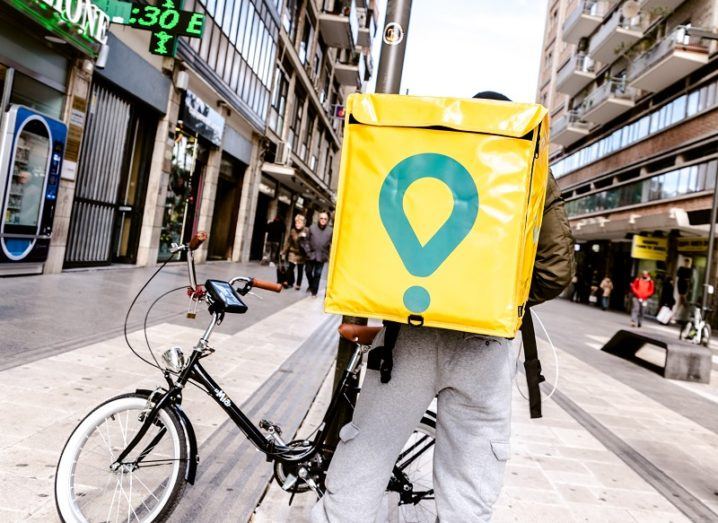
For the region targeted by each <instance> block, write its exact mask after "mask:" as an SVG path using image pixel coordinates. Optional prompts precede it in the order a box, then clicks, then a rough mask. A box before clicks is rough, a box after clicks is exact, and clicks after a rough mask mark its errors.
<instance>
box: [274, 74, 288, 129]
mask: <svg viewBox="0 0 718 523" xmlns="http://www.w3.org/2000/svg"><path fill="white" fill-rule="evenodd" d="M274 82H275V85H274V93H273V95H272V110H271V112H270V116H269V126H270V127H271V128H272V129H273V130H274V132H276V133H277V134H280V135H281V134H282V128H283V127H284V113H285V111H286V110H287V93H288V92H289V80H288V79H287V75H285V74H284V71H282V69H281V68H279V67H277V72H276V74H275V80H274Z"/></svg>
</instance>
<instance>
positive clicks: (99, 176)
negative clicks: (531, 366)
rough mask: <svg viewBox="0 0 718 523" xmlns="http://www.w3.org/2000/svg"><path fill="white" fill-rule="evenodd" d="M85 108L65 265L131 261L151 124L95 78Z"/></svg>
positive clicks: (152, 129)
mask: <svg viewBox="0 0 718 523" xmlns="http://www.w3.org/2000/svg"><path fill="white" fill-rule="evenodd" d="M90 107H91V109H90V111H89V113H88V115H87V122H86V125H85V133H84V138H83V145H82V151H81V153H80V158H79V162H78V172H77V186H76V189H75V199H74V201H73V204H72V216H71V219H70V234H69V236H68V240H67V250H66V251H65V266H66V267H77V266H92V265H108V264H110V263H113V262H119V263H135V261H136V258H137V247H138V245H139V236H140V228H141V226H142V214H143V211H144V201H145V191H146V188H147V176H148V174H149V169H150V156H151V151H152V142H153V141H154V135H155V128H156V123H157V122H156V119H154V118H152V117H151V116H148V114H147V113H148V112H147V111H142V110H140V109H139V108H138V107H136V105H135V104H133V103H132V102H130V101H129V100H127V99H125V98H124V97H123V96H121V95H119V94H116V93H114V92H113V91H112V90H110V89H109V88H108V87H106V86H104V85H103V84H102V83H101V82H97V81H96V82H95V84H94V86H93V88H92V99H91V106H90Z"/></svg>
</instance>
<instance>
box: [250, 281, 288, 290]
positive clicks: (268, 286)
mask: <svg viewBox="0 0 718 523" xmlns="http://www.w3.org/2000/svg"><path fill="white" fill-rule="evenodd" d="M251 284H252V287H257V288H258V289H264V290H265V291H272V292H282V289H283V288H284V287H282V284H281V283H272V282H269V281H262V280H258V279H257V278H252V280H251Z"/></svg>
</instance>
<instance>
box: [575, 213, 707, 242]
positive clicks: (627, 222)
mask: <svg viewBox="0 0 718 523" xmlns="http://www.w3.org/2000/svg"><path fill="white" fill-rule="evenodd" d="M571 230H572V232H573V236H574V238H576V240H577V241H593V240H623V239H625V238H626V235H627V234H630V233H636V234H637V233H640V232H646V231H666V232H668V231H672V230H678V231H680V232H681V233H683V235H684V236H702V237H705V236H707V235H708V233H709V225H708V224H705V225H692V224H691V221H690V218H689V216H688V213H687V212H686V210H685V209H682V208H680V207H672V208H671V209H669V211H668V212H667V213H663V214H646V215H642V214H641V213H640V212H636V213H633V214H631V215H629V216H628V217H624V218H619V219H611V218H604V217H602V216H599V217H595V218H585V219H583V220H578V221H575V222H572V223H571Z"/></svg>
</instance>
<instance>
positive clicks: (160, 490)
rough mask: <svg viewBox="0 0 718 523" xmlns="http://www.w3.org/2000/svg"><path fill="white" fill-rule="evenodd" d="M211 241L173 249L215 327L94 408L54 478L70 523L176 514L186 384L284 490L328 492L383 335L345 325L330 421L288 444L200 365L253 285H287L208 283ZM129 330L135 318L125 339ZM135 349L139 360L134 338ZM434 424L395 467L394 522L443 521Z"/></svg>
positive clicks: (190, 450) (191, 442)
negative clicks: (345, 346) (363, 376)
mask: <svg viewBox="0 0 718 523" xmlns="http://www.w3.org/2000/svg"><path fill="white" fill-rule="evenodd" d="M205 239H206V235H204V236H200V235H197V236H195V237H194V238H192V241H190V242H189V243H188V244H185V245H180V246H177V245H175V246H173V254H174V253H178V252H186V253H187V267H188V272H189V281H190V285H189V288H188V289H187V292H188V294H189V295H190V296H191V299H192V301H193V302H194V304H195V306H196V304H199V303H204V304H206V305H207V306H208V309H209V313H210V315H211V321H210V323H209V325H208V327H207V329H206V330H205V331H204V334H203V335H202V337H201V338H200V340H199V342H198V343H197V345H196V346H195V347H194V349H193V350H192V352H191V354H190V355H189V356H188V357H187V358H185V356H184V354H183V353H182V352H181V350H180V349H179V348H172V349H169V350H167V351H165V352H164V354H163V355H162V360H163V364H160V362H159V361H158V360H157V359H156V358H154V355H153V358H154V362H152V361H149V360H147V359H145V358H142V359H143V360H144V361H146V362H147V363H149V364H150V365H153V366H155V367H157V368H158V369H160V370H162V372H163V374H164V378H165V381H166V385H165V386H162V387H158V388H156V389H155V390H137V391H135V392H133V393H130V394H123V395H120V396H116V397H114V398H112V399H110V400H108V401H106V402H105V403H103V404H101V405H100V406H98V407H97V408H95V409H94V410H93V411H92V412H90V413H89V414H88V415H87V416H86V417H85V418H84V419H83V420H82V421H81V422H80V423H79V425H78V426H77V427H76V428H75V430H74V431H73V433H72V435H71V436H70V438H69V439H68V441H67V443H66V444H65V447H64V449H63V451H62V454H61V456H60V460H59V462H58V465H57V473H56V477H55V500H56V505H57V510H58V513H59V515H60V517H61V519H62V520H63V521H72V522H75V521H83V522H84V521H120V520H121V521H128V522H130V521H161V520H165V519H167V518H168V516H169V515H170V514H171V513H172V511H173V509H174V508H175V507H176V506H177V504H178V503H179V502H180V500H181V498H182V493H183V492H184V489H185V487H186V486H187V484H193V483H194V481H195V475H196V469H197V463H198V461H199V458H198V449H197V441H196V438H195V434H194V430H193V428H192V423H191V422H190V420H189V419H188V417H187V415H186V414H185V412H184V411H183V409H182V407H181V404H182V391H183V389H184V387H185V386H186V385H187V384H188V383H190V384H194V385H196V386H198V387H200V388H201V389H202V390H203V391H204V392H206V393H207V394H208V395H209V396H210V397H211V398H212V399H213V400H214V401H215V402H216V403H217V404H218V405H219V406H220V407H221V408H222V409H223V410H224V411H225V412H226V413H227V415H228V416H229V417H230V418H231V419H232V420H233V421H234V423H235V424H236V425H237V427H239V429H240V430H241V431H242V432H243V433H244V434H245V436H246V437H247V438H248V439H249V440H250V441H251V442H252V443H253V444H254V445H255V446H256V447H257V448H258V449H259V450H260V451H262V452H263V453H265V454H266V455H267V458H268V459H269V460H270V461H274V478H275V480H276V481H277V482H278V483H279V485H280V486H281V487H282V488H283V489H284V490H286V491H288V492H290V493H292V495H294V494H297V493H302V492H314V493H315V494H316V495H317V496H321V495H322V494H323V492H324V479H325V475H326V471H327V469H328V465H329V462H330V460H331V456H332V453H333V449H332V448H331V447H330V446H329V445H328V444H327V436H328V432H329V430H328V428H329V427H331V426H332V425H333V423H334V422H335V419H336V416H337V413H338V411H339V409H340V407H341V403H342V402H343V401H347V400H346V394H347V392H348V391H350V390H351V389H352V388H353V387H357V386H358V383H359V374H360V369H361V362H362V359H363V355H364V354H365V353H366V352H368V350H369V349H370V345H371V342H372V340H373V338H374V337H375V336H376V334H377V332H378V330H379V329H378V328H374V327H357V326H355V325H342V326H341V327H340V329H339V331H340V334H341V335H342V336H344V337H345V338H346V339H349V340H350V341H352V342H354V343H355V344H356V348H355V351H354V353H353V357H352V358H351V361H350V362H349V364H348V365H347V368H346V369H345V370H344V373H343V376H342V379H341V382H340V384H339V386H338V387H337V388H336V390H335V391H334V394H333V396H332V399H331V402H330V405H329V408H328V410H327V412H326V414H325V415H324V418H323V420H322V423H321V425H320V426H319V429H318V430H317V431H316V432H315V434H314V437H313V438H311V439H309V438H308V439H299V440H295V441H290V442H285V441H284V440H283V439H282V436H281V434H282V431H281V428H280V427H279V426H277V425H276V424H274V423H272V422H270V421H267V420H262V421H261V422H260V423H259V425H258V426H255V425H254V424H253V423H252V421H251V420H250V419H249V418H248V417H247V416H246V415H245V414H244V413H243V412H242V411H241V410H240V409H239V408H238V407H237V405H235V403H234V402H233V401H232V399H231V398H230V397H229V396H228V395H227V394H226V393H225V392H224V391H223V390H222V388H221V387H220V386H219V385H218V384H217V383H216V382H215V381H214V380H213V379H212V377H211V376H210V375H209V374H208V372H207V371H206V370H205V369H204V367H203V366H202V364H201V362H200V361H201V360H202V359H203V358H206V357H207V356H210V355H211V354H212V353H213V352H214V350H213V349H212V348H211V347H210V344H209V339H210V336H211V334H212V331H213V330H214V329H215V327H216V326H218V325H219V324H221V323H222V320H223V318H224V316H225V314H228V313H239V314H242V313H245V312H247V310H248V307H247V305H246V304H245V303H244V301H243V300H242V297H243V296H245V295H247V293H249V292H250V291H251V290H252V289H255V288H256V289H264V290H268V291H274V292H279V291H280V290H281V286H280V285H279V284H274V283H269V282H263V281H260V280H257V279H253V278H246V277H238V278H234V279H232V280H231V281H229V282H226V281H220V280H207V282H206V283H205V285H204V286H200V285H197V283H196V276H195V269H194V262H193V256H192V251H194V250H195V249H196V248H197V247H199V245H200V244H201V243H202V242H203V241H204V240H205ZM166 263H167V262H165V264H163V265H162V266H160V267H159V269H157V271H156V272H155V273H154V274H153V275H152V277H150V279H149V280H148V281H147V282H146V283H145V285H144V286H143V287H142V289H141V290H140V292H139V293H138V294H137V296H136V297H135V299H134V301H133V302H132V304H131V305H130V309H129V310H128V312H127V317H126V318H128V317H129V313H130V311H131V310H132V306H133V305H134V304H135V303H136V301H137V299H138V297H139V295H140V294H141V293H142V291H144V289H145V288H146V287H147V285H148V284H149V283H150V281H152V279H153V278H154V277H155V276H156V275H157V274H158V273H159V272H160V271H161V270H162V268H163V267H164V266H165V265H166ZM183 289H184V288H183ZM165 294H168V293H165ZM163 296H164V295H163ZM155 303H157V300H156V301H155ZM153 305H154V304H153ZM150 309H151V307H150ZM147 315H149V311H148V312H147ZM147 315H146V316H145V319H147ZM126 325H127V320H126V321H125V338H126V340H127V333H126V328H127V327H126ZM145 325H146V322H145ZM127 343H128V345H129V347H130V349H131V350H132V351H133V352H134V353H135V354H136V355H138V357H141V356H139V354H138V353H137V352H136V351H135V350H134V348H133V347H132V345H131V344H130V343H129V340H127ZM435 426H436V415H435V414H434V413H432V412H431V411H427V413H426V414H425V415H424V417H423V419H422V420H421V423H420V425H419V426H418V427H417V429H416V430H415V431H414V433H413V434H412V436H411V438H410V440H409V441H408V442H407V444H406V445H405V446H404V449H403V450H402V452H401V454H400V456H399V458H398V459H397V462H396V464H395V466H394V469H393V472H392V477H391V479H390V481H389V484H388V486H387V497H385V502H387V503H389V504H390V505H391V513H392V514H393V518H394V519H396V520H398V521H414V522H417V521H432V522H433V521H435V519H436V507H435V502H434V491H433V488H432V487H433V483H432V467H431V464H432V460H433V448H434V447H433V446H434V436H435Z"/></svg>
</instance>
